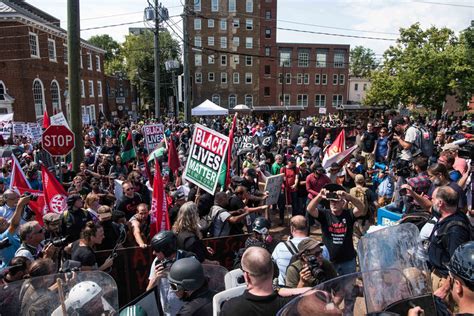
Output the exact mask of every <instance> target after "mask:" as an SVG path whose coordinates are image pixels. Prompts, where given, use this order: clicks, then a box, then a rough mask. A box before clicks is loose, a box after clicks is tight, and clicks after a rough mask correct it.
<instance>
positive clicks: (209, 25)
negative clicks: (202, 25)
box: [207, 19, 214, 29]
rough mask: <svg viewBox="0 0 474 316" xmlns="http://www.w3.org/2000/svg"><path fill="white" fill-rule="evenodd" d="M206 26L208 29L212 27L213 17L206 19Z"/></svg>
mask: <svg viewBox="0 0 474 316" xmlns="http://www.w3.org/2000/svg"><path fill="white" fill-rule="evenodd" d="M207 27H208V28H210V29H213V28H214V19H209V20H207Z"/></svg>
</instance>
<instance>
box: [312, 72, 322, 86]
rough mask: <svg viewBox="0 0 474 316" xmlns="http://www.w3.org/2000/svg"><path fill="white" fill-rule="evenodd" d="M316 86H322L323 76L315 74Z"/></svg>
mask: <svg viewBox="0 0 474 316" xmlns="http://www.w3.org/2000/svg"><path fill="white" fill-rule="evenodd" d="M314 84H321V75H320V74H315V75H314Z"/></svg>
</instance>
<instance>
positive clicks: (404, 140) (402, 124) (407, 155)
mask: <svg viewBox="0 0 474 316" xmlns="http://www.w3.org/2000/svg"><path fill="white" fill-rule="evenodd" d="M392 125H393V129H394V134H393V139H394V140H395V141H397V142H398V145H399V147H400V153H399V155H398V158H399V161H400V164H401V165H404V166H408V165H409V163H410V162H411V161H412V160H413V156H414V155H416V154H418V153H419V152H417V150H418V151H419V150H420V148H417V144H421V134H420V132H419V130H418V129H417V128H416V127H414V126H411V125H410V124H409V123H408V122H407V121H405V119H404V118H403V116H400V115H399V116H395V117H394V118H393V119H392Z"/></svg>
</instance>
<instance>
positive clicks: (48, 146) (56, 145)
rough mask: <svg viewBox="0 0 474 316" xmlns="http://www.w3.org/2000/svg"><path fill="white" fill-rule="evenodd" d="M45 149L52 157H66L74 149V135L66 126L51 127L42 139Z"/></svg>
mask: <svg viewBox="0 0 474 316" xmlns="http://www.w3.org/2000/svg"><path fill="white" fill-rule="evenodd" d="M41 140H42V143H43V148H44V150H46V151H47V152H48V153H50V154H51V155H52V156H66V155H67V154H69V153H70V152H71V150H73V149H74V146H75V141H74V133H73V132H72V131H71V130H70V129H69V128H67V127H66V126H64V125H51V126H49V127H48V128H47V129H46V130H45V131H44V132H43V136H42V138H41Z"/></svg>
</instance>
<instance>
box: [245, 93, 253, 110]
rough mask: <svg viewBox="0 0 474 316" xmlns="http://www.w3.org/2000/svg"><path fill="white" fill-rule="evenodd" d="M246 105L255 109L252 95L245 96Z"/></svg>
mask: <svg viewBox="0 0 474 316" xmlns="http://www.w3.org/2000/svg"><path fill="white" fill-rule="evenodd" d="M245 105H246V106H248V107H249V108H251V107H253V96H252V95H251V94H246V95H245Z"/></svg>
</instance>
